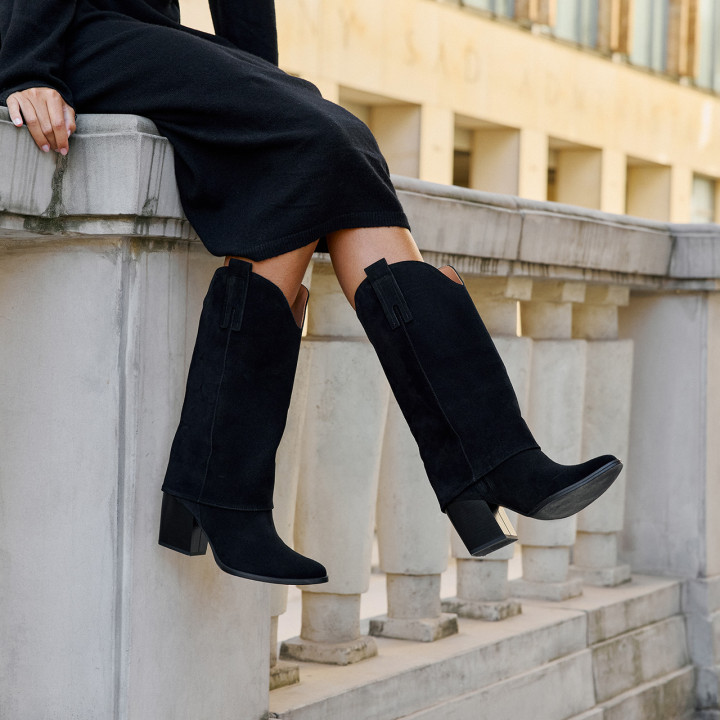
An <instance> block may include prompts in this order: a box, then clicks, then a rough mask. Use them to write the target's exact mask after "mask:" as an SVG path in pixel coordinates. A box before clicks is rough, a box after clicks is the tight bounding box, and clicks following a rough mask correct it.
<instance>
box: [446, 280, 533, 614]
mask: <svg viewBox="0 0 720 720" xmlns="http://www.w3.org/2000/svg"><path fill="white" fill-rule="evenodd" d="M464 280H465V285H466V287H467V289H468V292H469V293H470V296H471V297H472V299H473V301H474V302H475V305H476V306H477V309H478V312H479V313H480V315H481V317H482V319H483V322H484V323H485V326H486V327H487V329H488V331H489V332H490V334H491V335H492V337H493V340H494V342H495V345H496V347H497V349H498V352H499V353H500V356H501V357H502V359H503V362H504V363H505V367H506V368H507V371H508V375H509V376H510V379H511V381H512V384H513V387H514V389H515V393H516V394H517V396H518V401H519V403H520V407H521V408H522V410H523V412H525V411H526V408H527V401H528V392H529V375H530V356H531V351H532V341H531V340H530V339H529V338H520V337H517V304H518V301H519V300H529V299H530V297H531V292H532V280H530V279H529V278H478V277H465V278H464ZM508 514H509V515H512V517H511V518H510V520H511V522H513V524H515V517H514V516H515V514H514V513H508ZM452 552H453V556H454V557H455V558H456V560H457V595H456V597H453V598H448V599H446V600H443V603H442V607H443V610H446V611H447V612H455V613H457V614H458V615H460V617H470V618H481V619H483V620H502V619H504V618H506V617H512V616H513V615H517V614H518V613H519V612H521V605H520V603H519V602H518V601H517V600H515V599H511V598H509V597H508V590H509V586H508V562H509V561H510V560H511V559H512V557H513V555H514V552H515V544H514V543H513V544H512V545H508V546H506V547H504V548H501V549H500V550H496V551H495V552H494V553H490V554H489V555H486V556H485V557H482V558H475V557H472V556H471V555H470V554H469V553H468V551H467V549H466V548H465V545H464V544H463V543H462V541H461V540H460V538H459V537H458V535H457V533H456V532H455V531H454V530H453V531H452Z"/></svg>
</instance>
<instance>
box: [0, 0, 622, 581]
mask: <svg viewBox="0 0 720 720" xmlns="http://www.w3.org/2000/svg"><path fill="white" fill-rule="evenodd" d="M210 9H211V12H212V18H213V23H214V26H215V30H216V33H217V34H216V35H209V34H207V33H204V32H201V31H198V30H193V29H190V28H187V27H184V26H183V25H181V24H180V13H179V7H178V4H177V0H76V1H75V2H68V0H33V2H32V3H31V2H30V0H0V102H4V103H6V104H7V107H8V109H9V112H10V117H11V118H12V119H13V122H14V123H15V125H17V126H18V127H22V126H23V124H24V125H26V126H27V129H28V130H29V131H30V133H31V135H32V137H33V139H34V140H35V142H36V143H37V145H38V147H39V148H40V149H41V151H44V152H50V151H55V152H59V153H60V154H62V155H66V154H67V153H68V151H69V142H68V139H69V137H70V136H71V135H72V133H73V132H74V130H75V110H77V111H78V112H94V113H133V114H138V115H143V116H145V117H148V118H150V119H151V120H153V121H154V122H155V124H156V125H157V127H158V129H159V130H160V132H161V133H163V134H164V135H165V136H166V137H167V138H168V140H169V141H170V142H171V143H172V145H173V147H174V150H175V168H176V176H177V183H178V188H179V192H180V198H181V200H182V204H183V207H184V209H185V212H186V214H187V217H188V219H189V220H190V222H191V223H192V224H193V226H194V227H195V229H196V231H197V233H198V235H199V237H200V238H201V240H202V242H203V243H204V245H205V247H206V248H207V249H208V250H209V251H210V252H211V253H212V254H214V255H216V256H225V263H224V265H223V266H222V267H219V268H217V270H216V271H215V274H214V275H213V278H212V281H211V283H210V287H209V289H208V292H207V295H206V297H205V300H204V302H203V308H202V313H201V317H200V323H199V328H198V335H197V340H196V343H195V348H194V351H193V356H192V360H191V363H190V369H189V372H188V380H187V387H186V394H185V399H184V402H183V407H182V411H181V417H180V422H179V425H178V429H177V432H176V434H175V438H174V440H173V443H172V447H171V450H170V459H169V463H168V468H167V472H166V475H165V481H164V483H163V486H162V490H163V493H164V495H163V508H162V516H161V527H160V544H161V545H164V546H166V547H170V548H173V549H175V550H178V551H179V552H184V553H186V554H190V555H194V554H201V553H204V552H205V551H206V547H207V543H208V541H209V543H210V546H211V549H212V550H213V553H214V556H215V559H216V561H217V563H218V565H219V566H220V567H221V568H222V569H223V570H225V571H226V572H229V573H231V574H234V575H238V576H240V577H246V578H252V579H255V580H262V581H266V582H276V583H289V584H311V583H320V582H325V581H326V580H327V575H326V571H325V568H324V567H323V566H322V565H320V564H319V563H317V562H315V561H313V560H311V559H309V558H306V557H303V556H302V555H300V554H298V553H296V552H294V551H293V550H291V549H290V548H289V547H287V546H286V545H285V544H284V543H283V542H282V541H281V540H280V538H279V537H278V535H277V533H276V532H275V528H274V525H273V521H272V493H273V485H274V464H275V452H276V450H277V447H278V444H279V442H280V438H281V436H282V433H283V430H284V427H285V421H286V416H287V411H288V405H289V402H290V394H291V391H292V386H293V378H294V374H295V368H296V363H297V357H298V352H299V347H300V338H301V327H302V323H303V318H304V314H305V308H306V306H307V300H308V291H307V289H306V288H305V287H304V286H303V285H302V284H301V279H302V277H303V275H304V272H305V269H306V267H307V265H308V263H309V261H310V258H311V256H312V254H313V252H315V251H316V250H324V251H328V252H329V253H330V257H331V259H332V264H333V267H334V269H335V272H336V274H337V277H338V280H339V283H340V285H341V287H342V289H343V292H344V293H345V296H346V297H347V299H348V301H349V302H350V303H351V305H352V306H353V307H354V308H355V310H356V312H357V315H358V318H359V319H360V322H361V323H362V325H363V327H364V329H365V331H366V333H367V335H368V337H369V338H370V340H371V342H372V344H373V346H374V347H375V349H376V351H377V354H378V356H379V359H380V362H381V364H382V366H383V369H384V371H385V373H386V375H387V377H388V380H389V382H390V385H391V387H392V390H393V392H394V394H395V396H396V398H397V400H398V403H399V405H400V408H401V410H402V412H403V414H404V416H405V418H406V420H407V421H408V424H409V426H410V429H411V431H412V433H413V435H414V437H415V439H416V440H417V443H418V447H419V450H420V454H421V456H422V459H423V462H424V464H425V468H426V470H427V474H428V477H429V480H430V482H431V484H432V487H433V489H434V490H435V493H436V495H437V498H438V502H439V504H440V507H441V509H442V510H443V511H444V512H447V514H448V516H449V518H450V520H451V522H452V523H453V525H454V526H455V528H456V529H457V530H458V532H459V534H460V536H461V537H462V539H463V541H464V542H465V544H466V545H467V548H468V550H469V551H470V552H471V553H472V554H474V555H485V554H487V553H489V552H492V551H493V550H496V549H499V548H500V547H503V546H504V545H507V544H508V543H510V542H513V541H514V540H515V539H516V537H515V535H514V531H513V530H512V528H511V527H510V526H509V524H508V523H507V522H506V519H505V518H504V514H503V513H502V511H501V510H500V507H501V506H502V507H507V508H511V509H513V510H515V511H517V512H519V513H521V514H523V515H527V516H530V517H535V518H540V519H554V518H561V517H567V516H569V515H572V514H574V513H576V512H578V511H579V510H581V509H582V508H583V507H585V506H586V505H588V504H589V503H590V502H592V501H593V500H595V499H596V498H597V497H598V496H599V495H600V494H601V493H603V492H604V491H605V490H606V489H607V488H608V487H609V486H610V484H611V483H612V482H613V481H614V480H615V478H616V477H617V475H618V474H619V472H620V470H621V468H622V465H621V463H620V462H619V461H618V460H617V459H616V458H614V457H613V456H611V455H603V456H601V457H598V458H594V459H593V460H590V461H588V462H585V463H582V464H580V465H559V464H557V463H555V462H553V461H552V460H550V459H549V458H548V457H547V456H545V455H544V453H542V451H541V450H540V448H539V447H538V445H537V443H536V442H535V440H534V438H533V436H532V434H531V433H530V431H529V429H528V427H527V425H526V424H525V421H524V420H523V419H522V417H521V414H520V410H519V406H518V403H517V399H516V397H515V393H514V391H513V389H512V386H511V384H510V381H509V379H508V376H507V373H506V371H505V367H504V365H503V363H502V361H501V359H500V357H499V355H498V353H497V351H496V349H495V347H494V345H493V343H492V340H491V339H490V336H489V335H488V333H487V330H486V329H485V327H484V325H483V323H482V320H481V319H480V317H479V315H478V314H477V311H476V310H475V307H474V305H473V303H472V301H471V299H470V296H469V295H468V293H467V291H466V289H465V286H464V284H463V282H462V280H461V279H460V277H459V276H458V274H457V273H456V272H455V271H454V269H453V268H451V267H450V266H445V267H443V268H441V269H439V270H438V269H436V268H434V267H432V266H430V265H428V264H426V263H424V262H423V259H422V256H421V255H420V252H419V250H418V248H417V245H416V244H415V242H414V240H413V238H412V235H411V234H410V232H409V231H410V226H409V223H408V220H407V217H406V216H405V213H404V212H403V209H402V206H401V205H400V202H399V201H398V198H397V195H396V193H395V190H394V188H393V185H392V183H391V181H390V177H389V172H388V167H387V164H386V162H385V160H384V158H383V156H382V155H381V153H380V150H379V148H378V146H377V143H376V142H375V139H374V138H373V136H372V134H371V133H370V131H369V129H368V128H367V126H366V125H364V124H363V123H362V122H361V121H360V120H358V119H357V118H355V117H354V116H353V115H352V114H350V113H349V112H347V111H345V110H344V109H342V108H341V107H339V106H338V105H336V104H334V103H331V102H328V101H326V100H324V99H323V98H322V97H321V95H320V93H319V91H318V90H317V88H316V87H315V86H314V85H312V84H311V83H309V82H307V81H305V80H301V79H299V78H296V77H292V76H290V75H288V74H286V73H285V72H283V71H282V70H280V69H279V68H278V66H277V35H276V28H275V10H274V4H273V0H253V1H252V2H251V1H250V0H244V1H243V0H210Z"/></svg>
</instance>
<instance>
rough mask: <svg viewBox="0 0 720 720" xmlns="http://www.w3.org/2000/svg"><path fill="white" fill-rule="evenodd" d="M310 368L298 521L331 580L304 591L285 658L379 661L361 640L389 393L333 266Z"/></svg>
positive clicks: (312, 339)
mask: <svg viewBox="0 0 720 720" xmlns="http://www.w3.org/2000/svg"><path fill="white" fill-rule="evenodd" d="M308 322H309V328H308V337H307V340H306V342H308V343H310V344H311V345H312V363H311V368H310V381H309V388H308V399H307V408H308V411H307V414H306V417H305V427H304V437H303V442H302V451H301V470H300V473H301V475H300V484H299V488H298V502H297V509H296V515H295V547H296V549H297V550H298V552H301V553H303V554H304V555H307V556H309V557H312V558H315V559H317V560H318V561H319V562H322V563H323V564H324V565H325V567H326V568H327V570H328V575H329V579H330V580H329V582H328V583H327V584H322V585H309V586H303V587H302V590H303V607H302V627H301V630H300V636H299V637H296V638H293V639H291V640H288V641H286V642H284V643H282V646H281V651H280V655H281V657H282V658H284V659H297V660H307V661H314V662H325V663H332V664H338V665H346V664H348V663H352V662H357V661H358V660H362V659H364V658H367V657H371V656H372V655H375V654H376V653H377V647H376V644H375V641H374V640H373V639H372V638H370V637H364V636H361V635H360V595H361V594H362V593H363V592H365V591H366V590H367V588H368V585H369V581H370V562H371V560H370V558H371V551H372V540H373V528H374V520H375V501H376V497H377V483H378V473H379V466H380V452H381V446H382V436H383V430H384V424H385V418H386V415H387V403H388V396H389V392H390V388H389V385H388V383H387V380H386V379H385V376H384V374H383V372H382V369H381V367H380V363H379V362H378V360H377V357H376V355H375V351H374V350H373V348H372V346H371V345H370V343H369V341H368V340H367V338H366V336H365V333H364V331H363V329H362V326H361V325H360V322H359V321H358V319H357V317H356V315H355V312H354V311H353V309H352V307H351V306H350V305H349V303H348V302H347V300H346V299H345V297H344V295H343V294H342V291H341V290H340V286H339V285H338V283H337V280H336V278H335V275H334V273H333V271H332V268H331V267H330V266H329V265H320V264H317V265H316V267H315V271H314V274H313V292H312V296H311V300H310V310H309V319H308Z"/></svg>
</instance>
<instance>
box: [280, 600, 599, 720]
mask: <svg viewBox="0 0 720 720" xmlns="http://www.w3.org/2000/svg"><path fill="white" fill-rule="evenodd" d="M586 638H587V625H586V616H585V614H584V613H580V612H576V611H572V610H564V609H562V608H535V609H534V610H533V612H532V613H529V614H521V615H517V616H515V617H513V618H509V619H507V620H503V621H502V622H496V623H490V622H484V621H482V620H469V619H463V621H462V623H461V625H460V632H459V633H458V634H457V635H453V636H451V637H448V638H445V639H443V640H439V641H438V642H434V643H419V642H412V641H408V640H393V639H389V638H376V640H377V644H378V656H377V657H375V658H372V659H369V660H365V661H363V662H360V663H357V664H356V665H349V666H345V667H338V666H327V665H319V664H314V663H302V662H301V663H298V665H299V666H300V683H299V684H298V685H294V686H291V687H285V688H281V689H279V690H275V691H273V692H272V693H271V695H270V710H271V712H273V713H275V717H278V718H282V719H283V720H338V718H348V720H350V719H352V720H396V719H397V718H402V717H404V716H406V715H411V714H412V713H417V712H420V711H422V710H425V709H427V708H431V707H433V706H435V705H438V704H442V703H446V702H448V701H452V700H453V699H455V698H458V697H461V696H464V695H467V694H469V693H474V692H476V691H478V690H482V689H484V688H488V687H490V686H491V685H493V684H495V683H499V682H502V681H503V680H507V679H509V678H513V677H515V676H517V675H520V674H523V673H526V672H534V671H536V670H537V669H538V668H540V667H542V666H544V665H547V663H551V662H553V661H555V660H558V659H560V658H565V657H566V656H571V655H573V654H575V653H578V652H581V651H584V655H587V658H585V657H584V656H583V658H582V660H581V661H578V660H573V661H570V667H574V668H575V672H579V670H578V669H577V668H578V667H582V668H586V669H587V677H588V678H589V682H590V685H589V687H590V690H591V691H592V674H591V672H590V658H591V656H590V653H589V651H588V650H586V644H587V643H586ZM578 662H580V666H578V665H577V663H578ZM583 663H585V664H583Z"/></svg>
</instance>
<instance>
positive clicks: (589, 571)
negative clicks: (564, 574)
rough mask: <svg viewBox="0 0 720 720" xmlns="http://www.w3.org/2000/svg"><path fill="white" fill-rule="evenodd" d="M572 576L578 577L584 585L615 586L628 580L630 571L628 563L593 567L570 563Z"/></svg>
mask: <svg viewBox="0 0 720 720" xmlns="http://www.w3.org/2000/svg"><path fill="white" fill-rule="evenodd" d="M570 573H571V575H572V577H576V578H579V579H580V580H581V581H582V582H583V583H585V584H586V585H597V586H599V587H615V586H616V585H622V584H623V583H626V582H630V579H631V573H630V566H629V565H614V566H613V567H603V568H593V567H583V566H582V565H571V566H570Z"/></svg>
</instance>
